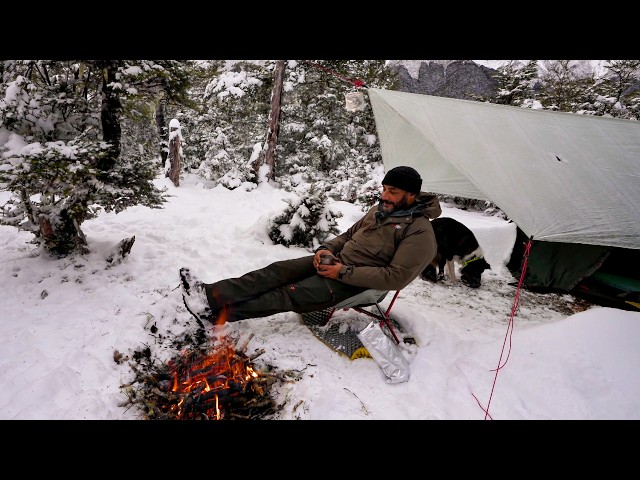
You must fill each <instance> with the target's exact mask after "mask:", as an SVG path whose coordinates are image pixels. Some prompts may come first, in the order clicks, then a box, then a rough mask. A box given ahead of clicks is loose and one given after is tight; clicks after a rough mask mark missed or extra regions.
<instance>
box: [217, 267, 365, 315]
mask: <svg viewBox="0 0 640 480" xmlns="http://www.w3.org/2000/svg"><path fill="white" fill-rule="evenodd" d="M313 257H314V256H313V255H308V256H305V257H301V258H294V259H291V260H282V261H279V262H274V263H272V264H270V265H268V266H266V267H264V268H261V269H259V270H254V271H252V272H249V273H245V274H244V275H242V276H241V277H237V278H228V279H225V280H220V281H219V282H216V283H208V284H205V291H206V293H207V300H208V301H209V305H210V306H211V310H212V311H213V312H214V314H216V315H220V314H221V313H220V312H222V311H223V309H224V310H225V311H224V312H223V313H222V314H224V315H226V321H227V322H235V321H238V320H244V319H246V318H255V317H266V316H268V315H273V314H275V313H281V312H297V313H305V312H312V311H315V310H323V309H325V308H328V307H332V306H334V305H336V304H338V303H340V302H342V301H343V300H346V299H347V298H350V297H352V296H354V295H357V294H358V293H361V292H363V291H365V290H366V288H364V287H354V286H353V285H347V284H346V283H342V282H340V281H339V280H332V279H328V278H324V277H321V276H320V275H318V274H317V273H316V269H315V267H314V266H313Z"/></svg>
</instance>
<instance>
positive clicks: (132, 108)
mask: <svg viewBox="0 0 640 480" xmlns="http://www.w3.org/2000/svg"><path fill="white" fill-rule="evenodd" d="M1 73H2V81H1V83H0V153H2V157H1V159H0V188H1V189H3V190H7V191H10V192H11V193H12V196H11V198H10V199H9V201H8V202H6V203H5V204H4V205H2V216H1V217H0V224H3V225H12V226H15V227H17V228H19V229H22V230H26V231H29V232H31V233H33V234H34V242H36V243H39V244H41V245H42V246H43V247H44V248H45V249H46V250H47V251H48V252H49V253H51V254H54V255H58V256H66V255H69V254H71V253H73V252H80V253H86V252H87V242H86V238H85V236H84V233H83V232H82V228H81V225H82V223H83V222H84V221H86V220H88V219H91V218H93V217H95V216H96V214H97V213H98V212H99V211H100V210H102V209H103V210H105V211H115V212H116V213H118V212H120V211H122V210H124V209H125V208H127V207H129V206H132V205H138V204H142V205H145V206H149V207H152V208H158V207H160V206H161V205H162V203H163V202H164V201H165V200H164V197H163V195H162V192H160V191H159V190H158V189H157V188H155V186H154V185H153V183H152V180H153V179H154V178H155V176H156V174H157V171H158V163H157V162H154V161H153V160H154V158H155V157H156V156H157V155H158V153H159V152H157V150H156V148H155V145H157V142H153V141H151V140H150V139H151V136H150V135H148V132H149V131H150V130H148V129H147V130H146V132H147V133H145V129H144V128H136V127H138V126H140V125H145V124H146V123H147V122H153V118H152V117H151V112H152V110H153V109H152V108H149V107H148V105H149V102H151V101H153V100H154V99H155V98H157V96H158V95H160V93H164V94H165V95H168V96H169V97H171V98H181V96H182V95H183V94H184V93H185V91H186V85H187V84H188V72H187V70H186V69H185V68H183V65H182V63H181V62H173V61H166V60H160V61H152V60H145V61H137V62H132V61H124V60H67V61H57V60H56V61H48V60H24V61H11V60H5V61H3V63H2V69H1ZM123 128H124V129H125V130H124V131H125V133H126V134H125V135H123ZM129 133H130V135H129ZM150 149H152V150H150Z"/></svg>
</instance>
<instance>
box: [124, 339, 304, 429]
mask: <svg viewBox="0 0 640 480" xmlns="http://www.w3.org/2000/svg"><path fill="white" fill-rule="evenodd" d="M198 338H199V340H197V341H194V342H193V343H191V344H189V345H188V346H186V348H185V347H184V345H183V344H184V340H182V341H181V342H180V345H181V346H182V347H183V348H181V350H180V352H179V353H178V354H176V355H175V356H174V357H172V358H171V359H170V360H169V361H167V362H159V361H157V360H154V358H153V355H152V353H151V349H150V348H149V347H148V346H147V347H144V348H141V349H140V350H137V351H135V352H134V353H133V355H132V356H131V358H129V357H127V358H126V359H125V358H124V357H123V355H122V354H120V353H119V352H117V351H116V352H115V353H114V360H115V361H116V362H117V363H122V362H123V361H124V360H130V362H129V365H130V366H131V368H132V370H133V371H134V376H135V378H134V380H133V381H132V382H130V383H128V384H127V385H123V386H122V387H121V388H122V389H123V391H124V393H125V395H126V396H127V401H125V402H124V403H122V404H121V405H120V406H122V407H126V408H131V407H132V406H133V407H136V408H137V409H138V410H139V411H140V412H141V415H142V417H143V418H144V419H149V420H260V419H269V418H273V416H274V414H276V413H277V412H278V411H280V410H281V409H282V405H277V404H276V402H275V401H274V399H273V398H272V395H271V389H272V387H273V386H274V385H276V384H277V383H278V382H286V381H291V379H292V377H291V376H292V375H294V373H292V372H284V373H279V372H277V371H276V370H275V369H273V368H272V367H271V366H266V367H265V366H263V367H262V368H259V367H258V366H257V365H256V364H255V363H254V360H255V359H256V358H257V357H259V356H260V355H262V354H263V353H264V350H260V351H258V352H256V353H253V354H251V355H249V356H248V355H247V354H246V344H247V343H248V341H247V342H246V343H245V346H244V347H238V346H237V345H236V342H235V341H234V340H233V339H230V338H226V337H225V338H223V339H221V340H218V341H217V342H216V343H215V345H213V346H211V345H209V346H203V345H200V344H199V343H201V342H202V338H203V337H202V335H200V336H199V337H198ZM187 343H188V342H187Z"/></svg>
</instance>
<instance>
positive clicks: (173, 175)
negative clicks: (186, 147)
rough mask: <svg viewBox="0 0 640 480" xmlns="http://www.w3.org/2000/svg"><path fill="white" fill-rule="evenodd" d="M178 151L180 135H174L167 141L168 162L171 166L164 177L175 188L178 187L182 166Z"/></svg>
mask: <svg viewBox="0 0 640 480" xmlns="http://www.w3.org/2000/svg"><path fill="white" fill-rule="evenodd" d="M180 150H181V149H180V135H175V136H174V137H173V138H172V139H171V140H169V162H170V164H171V165H170V167H169V169H168V170H167V174H166V175H165V176H167V177H169V179H170V180H171V181H172V182H173V184H174V185H175V186H176V187H178V186H180V169H181V165H182V157H181V155H180Z"/></svg>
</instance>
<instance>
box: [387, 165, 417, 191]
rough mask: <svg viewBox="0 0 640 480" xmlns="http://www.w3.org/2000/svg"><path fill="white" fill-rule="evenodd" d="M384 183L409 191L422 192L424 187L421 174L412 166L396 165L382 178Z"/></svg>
mask: <svg viewBox="0 0 640 480" xmlns="http://www.w3.org/2000/svg"><path fill="white" fill-rule="evenodd" d="M382 185H389V186H391V187H396V188H400V189H402V190H405V191H407V192H409V193H415V194H418V193H420V188H422V178H420V174H419V173H418V172H417V171H416V170H414V169H413V168H411V167H404V166H403V167H395V168H392V169H391V170H389V171H388V172H387V174H386V175H385V176H384V178H383V179H382Z"/></svg>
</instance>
